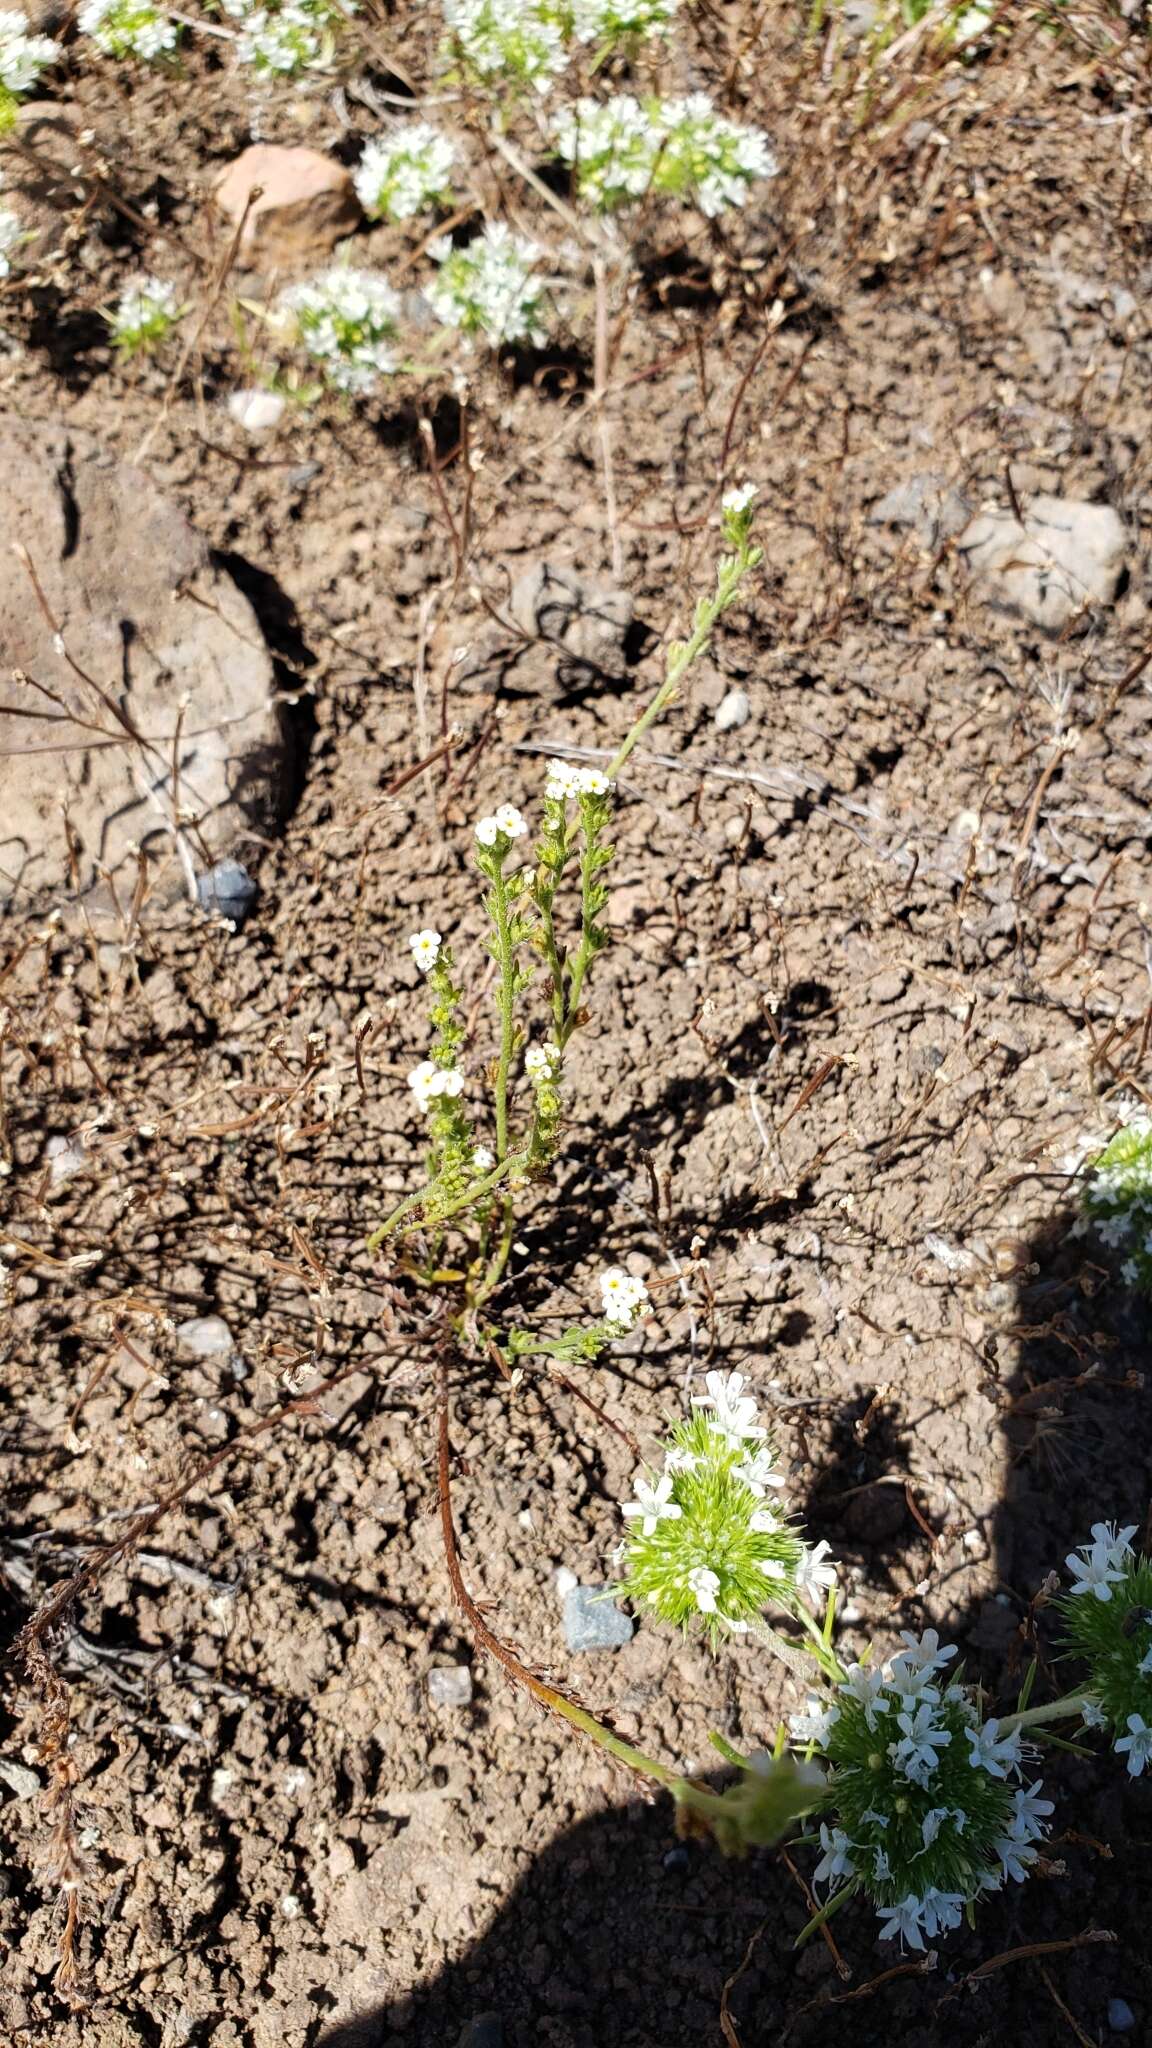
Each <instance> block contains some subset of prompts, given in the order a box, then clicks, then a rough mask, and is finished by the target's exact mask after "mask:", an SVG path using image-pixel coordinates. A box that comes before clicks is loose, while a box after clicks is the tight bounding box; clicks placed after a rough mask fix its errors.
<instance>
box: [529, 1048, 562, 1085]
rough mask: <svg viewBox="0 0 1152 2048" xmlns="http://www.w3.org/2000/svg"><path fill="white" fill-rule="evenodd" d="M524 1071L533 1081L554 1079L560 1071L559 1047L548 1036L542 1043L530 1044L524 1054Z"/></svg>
mask: <svg viewBox="0 0 1152 2048" xmlns="http://www.w3.org/2000/svg"><path fill="white" fill-rule="evenodd" d="M524 1071H525V1073H526V1074H527V1075H528V1076H529V1078H530V1079H531V1080H533V1081H551V1080H554V1079H555V1077H556V1075H557V1074H558V1073H559V1071H560V1047H559V1046H558V1045H554V1044H553V1042H552V1040H551V1039H550V1038H546V1039H545V1040H544V1043H543V1045H530V1046H529V1047H528V1050H527V1052H526V1053H525V1055H524Z"/></svg>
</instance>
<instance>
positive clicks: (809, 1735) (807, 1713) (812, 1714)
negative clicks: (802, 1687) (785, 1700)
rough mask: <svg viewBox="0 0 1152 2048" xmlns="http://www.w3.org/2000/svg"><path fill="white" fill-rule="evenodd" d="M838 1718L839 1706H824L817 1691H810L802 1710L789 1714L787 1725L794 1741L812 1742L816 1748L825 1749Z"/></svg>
mask: <svg viewBox="0 0 1152 2048" xmlns="http://www.w3.org/2000/svg"><path fill="white" fill-rule="evenodd" d="M839 1719H840V1709H839V1707H836V1706H826V1705H825V1703H824V1701H823V1700H822V1699H821V1698H820V1696H819V1694H818V1693H814V1692H810V1693H809V1695H808V1703H807V1706H806V1708H805V1710H804V1712H803V1713H802V1714H789V1716H788V1727H789V1729H790V1731H791V1735H792V1739H793V1741H794V1742H803V1743H805V1744H807V1743H809V1742H812V1743H815V1745H816V1748H817V1749H825V1748H827V1745H828V1737H829V1735H830V1734H831V1732H832V1730H833V1728H834V1727H835V1726H836V1723H837V1721H838V1720H839Z"/></svg>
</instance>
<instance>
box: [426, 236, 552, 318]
mask: <svg viewBox="0 0 1152 2048" xmlns="http://www.w3.org/2000/svg"><path fill="white" fill-rule="evenodd" d="M429 253H430V254H431V255H433V256H434V257H435V258H436V261H437V262H438V263H439V264H440V274H439V276H438V277H437V279H436V282H435V284H431V285H429V287H428V290H427V293H426V295H425V296H426V297H427V300H428V303H429V305H430V306H431V308H432V310H433V312H434V313H435V315H436V317H437V319H438V320H442V321H443V322H444V323H445V325H446V326H448V327H458V328H459V329H460V331H461V333H462V334H465V335H469V336H474V335H483V336H484V338H485V339H486V340H487V341H489V342H491V344H492V346H493V347H494V348H499V347H501V346H503V345H504V344H506V343H508V342H515V341H524V342H529V343H534V344H537V343H540V342H542V341H543V340H544V339H545V337H546V330H545V326H544V312H545V299H546V292H545V286H544V284H543V283H542V282H541V280H540V279H539V278H538V277H536V276H535V274H534V273H535V268H536V264H537V261H538V259H539V255H540V251H539V250H538V249H537V247H536V244H535V243H534V242H529V241H527V240H525V238H524V237H523V236H522V235H514V234H513V233H512V230H511V228H509V227H506V226H505V224H504V222H503V221H490V222H489V224H488V226H487V227H486V228H485V229H484V232H483V234H481V235H478V236H477V237H476V240H475V241H473V242H469V243H468V244H467V246H466V247H464V248H462V249H454V248H453V247H452V245H451V243H448V244H447V246H445V244H444V242H443V241H441V242H440V243H439V244H433V245H432V248H431V249H430V252H429Z"/></svg>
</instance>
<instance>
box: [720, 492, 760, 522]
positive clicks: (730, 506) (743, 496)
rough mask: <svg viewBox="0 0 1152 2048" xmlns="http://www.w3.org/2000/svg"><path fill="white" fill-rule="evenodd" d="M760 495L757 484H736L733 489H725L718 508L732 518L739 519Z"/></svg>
mask: <svg viewBox="0 0 1152 2048" xmlns="http://www.w3.org/2000/svg"><path fill="white" fill-rule="evenodd" d="M759 495H760V486H759V484H737V486H736V488H735V490H732V491H725V493H724V496H723V497H722V498H721V500H720V508H721V510H722V511H724V512H727V513H729V514H730V516H731V517H732V518H733V519H740V518H742V517H743V515H744V513H745V512H747V511H748V510H749V508H750V507H751V506H752V505H753V504H754V503H755V501H756V499H757V498H758V497H759Z"/></svg>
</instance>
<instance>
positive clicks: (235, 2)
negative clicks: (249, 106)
mask: <svg viewBox="0 0 1152 2048" xmlns="http://www.w3.org/2000/svg"><path fill="white" fill-rule="evenodd" d="M221 4H222V5H223V8H224V11H225V13H226V14H229V15H231V17H232V19H233V21H235V22H236V23H237V25H238V26H237V35H236V54H237V56H238V57H239V59H240V62H241V63H242V64H247V65H249V66H250V67H251V68H252V70H253V71H255V72H256V73H257V75H259V74H261V73H262V74H264V75H265V76H268V77H277V78H292V77H295V76H296V75H297V74H298V73H299V72H302V71H313V70H319V69H322V68H324V67H325V66H326V65H327V63H328V62H329V60H330V57H331V54H332V47H333V35H332V30H333V26H334V24H335V23H337V22H339V21H341V20H343V19H346V18H347V17H348V16H349V15H352V14H355V12H356V0H338V4H336V0H285V4H284V5H282V6H278V5H276V4H272V5H270V6H264V7H261V6H253V4H252V0H221Z"/></svg>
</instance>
